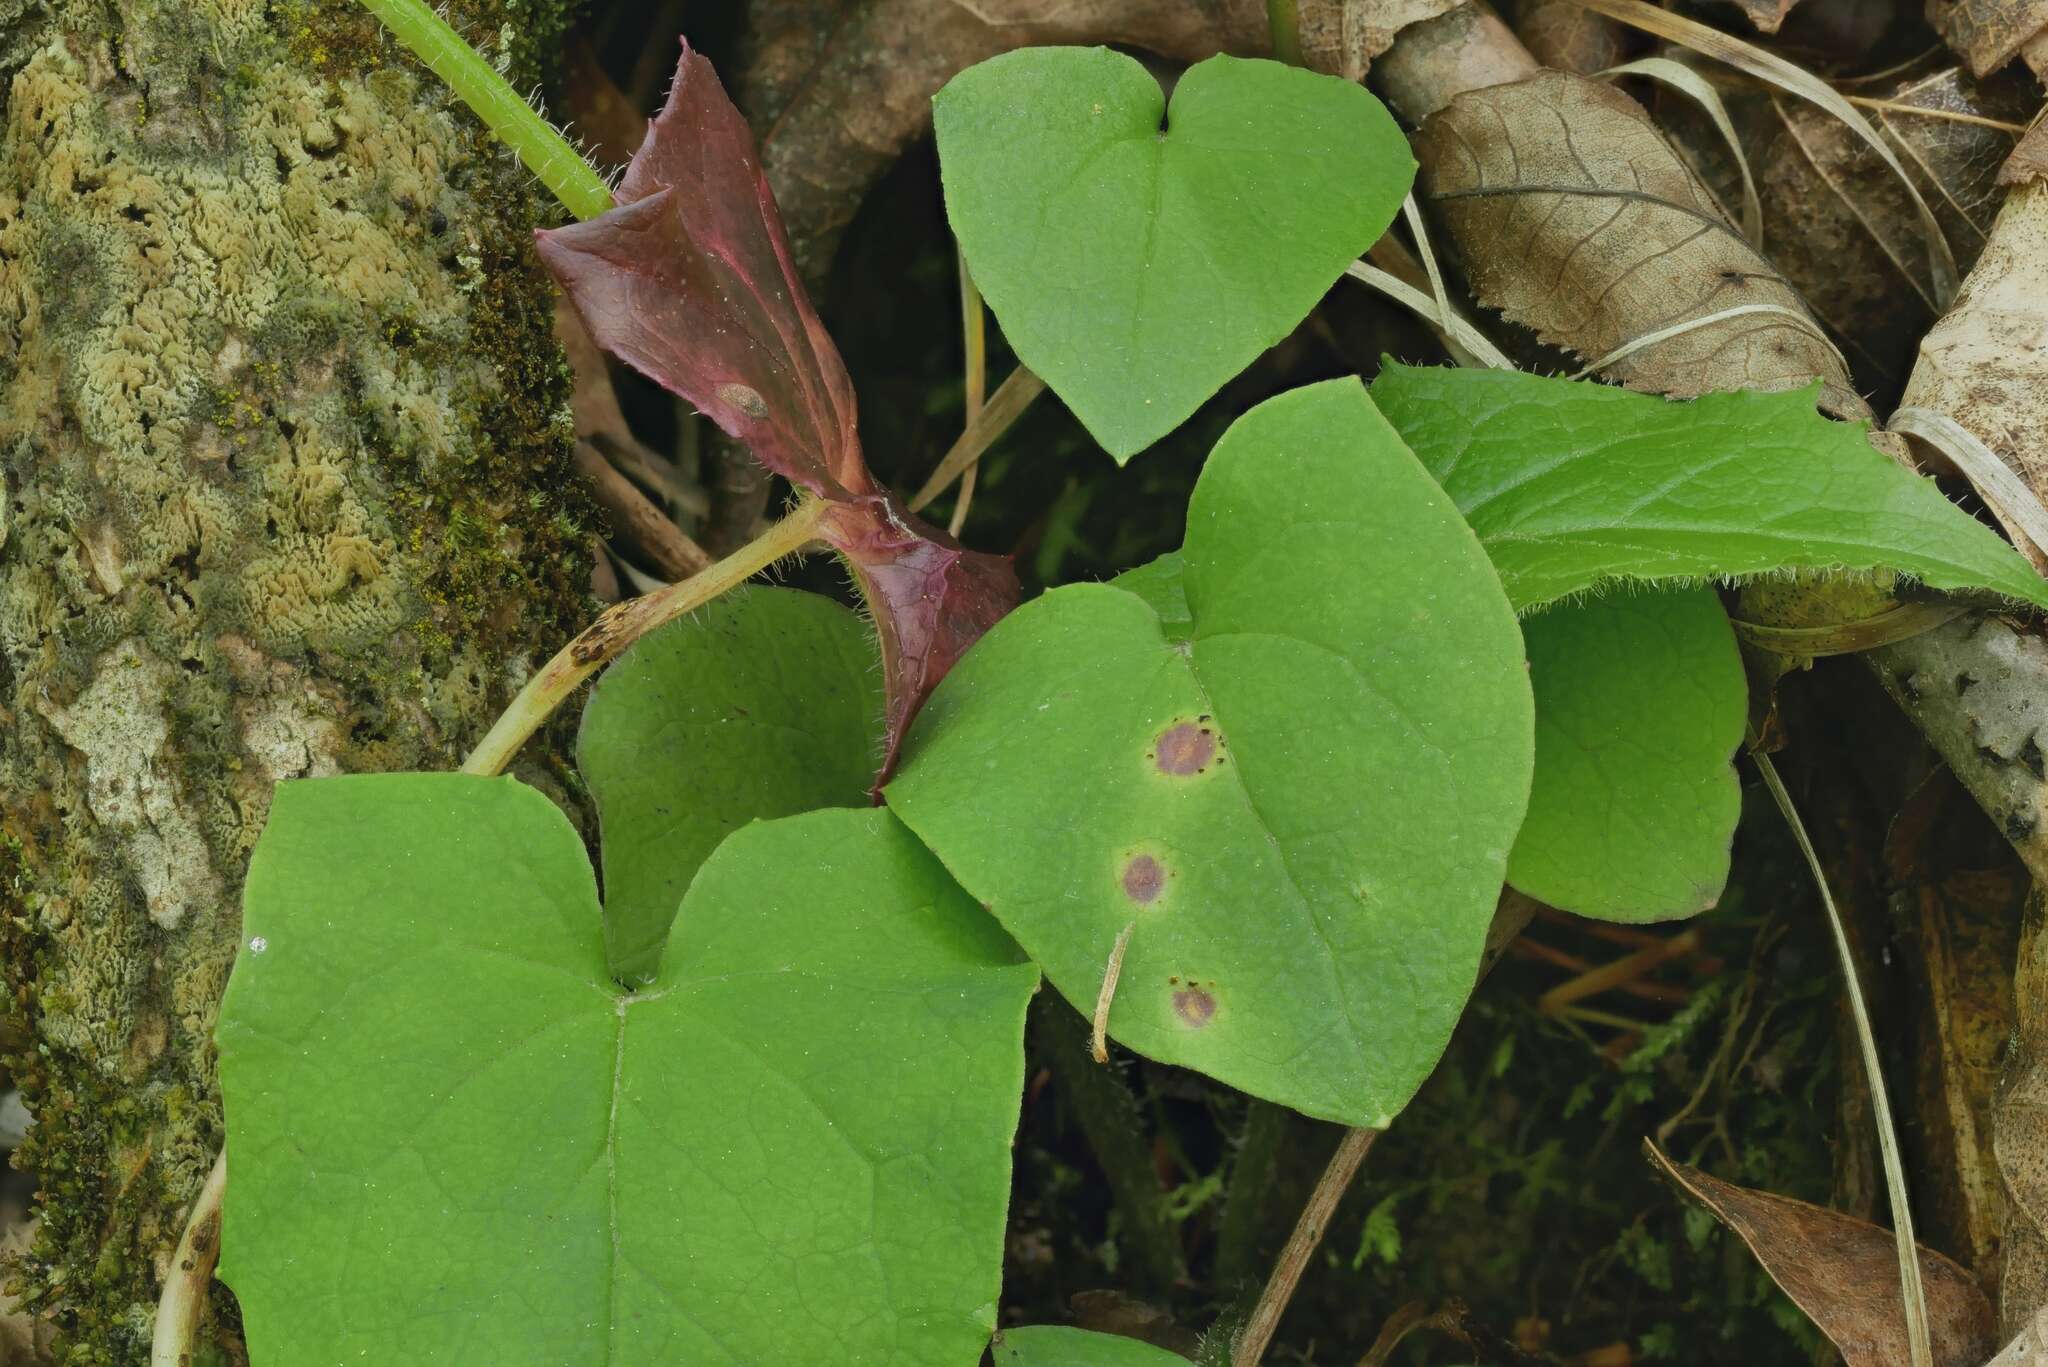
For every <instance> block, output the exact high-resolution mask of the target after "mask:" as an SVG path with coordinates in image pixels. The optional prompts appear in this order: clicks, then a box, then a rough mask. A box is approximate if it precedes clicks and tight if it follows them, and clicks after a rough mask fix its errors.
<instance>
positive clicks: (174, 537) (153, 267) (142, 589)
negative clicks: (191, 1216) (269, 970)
mask: <svg viewBox="0 0 2048 1367" xmlns="http://www.w3.org/2000/svg"><path fill="white" fill-rule="evenodd" d="M467 8H468V10H469V12H470V18H471V22H472V24H473V25H476V26H487V27H488V32H489V33H490V34H493V35H495V34H497V33H498V32H499V31H500V30H501V28H504V27H505V26H506V25H508V24H509V25H510V26H511V31H512V32H513V33H514V34H515V35H516V41H515V48H514V52H513V54H512V55H513V57H514V59H515V64H516V63H520V62H526V63H530V62H531V60H532V58H533V55H534V54H535V53H538V52H542V51H546V50H547V48H548V45H549V42H550V39H549V37H548V35H550V34H552V33H553V32H555V31H557V29H556V27H555V26H556V25H557V24H558V20H559V14H558V6H557V5H556V4H555V3H554V0H534V2H533V3H531V4H529V3H528V2H527V0H510V2H500V3H486V4H477V5H471V6H468V7H467ZM108 25H112V26H113V27H112V28H108V27H107V26H108ZM38 27H39V32H40V41H39V42H38V43H36V44H35V45H33V46H32V47H29V48H25V49H22V50H21V53H20V57H19V61H18V62H16V63H15V65H14V67H13V68H12V69H11V70H10V71H8V72H6V73H4V74H7V75H10V76H11V83H10V85H9V87H8V92H7V102H6V106H5V109H4V114H0V118H4V122H0V831H5V832H6V833H7V834H8V835H9V836H10V837H11V838H13V839H14V840H15V841H16V844H15V845H14V846H13V847H12V848H13V849H15V850H16V851H17V852H16V853H15V854H12V855H8V856H6V857H5V858H4V859H0V874H5V876H6V881H5V884H4V886H0V954H4V959H5V967H4V972H5V974H6V984H7V988H8V992H9V998H10V1000H11V1002H12V1008H11V1009H12V1012H13V1014H14V1015H15V1017H16V1018H17V1025H18V1030H19V1034H20V1037H22V1038H24V1039H27V1040H29V1041H30V1042H31V1047H30V1049H29V1050H28V1051H27V1053H28V1054H29V1055H30V1056H31V1057H26V1058H24V1059H23V1060H22V1061H21V1063H20V1064H19V1066H16V1067H13V1073H14V1076H15V1077H16V1078H17V1080H19V1081H21V1082H22V1083H23V1085H24V1087H25V1089H26V1091H27V1093H28V1095H29V1097H30V1098H31V1101H32V1103H33V1105H34V1106H35V1108H36V1111H37V1114H38V1124H37V1129H36V1138H35V1140H34V1143H33V1149H32V1153H31V1155H30V1161H31V1162H32V1163H33V1164H34V1165H35V1167H36V1170H37V1172H38V1176H39V1177H40V1178H41V1179H42V1181H43V1183H44V1185H45V1189H46V1191H47V1193H48V1197H47V1201H46V1207H45V1213H44V1218H43V1222H42V1225H41V1227H40V1231H41V1232H40V1237H39V1242H38V1245H37V1247H36V1248H35V1250H33V1252H32V1253H31V1254H30V1255H29V1257H28V1258H27V1259H26V1261H25V1263H24V1266H23V1269H22V1284H23V1286H24V1289H25V1292H26V1294H27V1296H28V1298H29V1301H30V1302H31V1303H32V1304H35V1305H38V1306H42V1307H45V1308H47V1309H48V1310H50V1311H51V1312H52V1313H53V1314H54V1315H55V1317H56V1321H57V1323H58V1324H59V1325H60V1326H62V1327H63V1329H64V1330H65V1332H66V1334H67V1336H68V1346H67V1351H68V1352H69V1354H70V1356H69V1358H67V1361H70V1362H76V1363H81V1364H97V1363H107V1364H113V1363H129V1362H134V1361H137V1360H140V1358H141V1357H142V1356H144V1355H145V1353H146V1344H147V1340H148V1333H149V1321H150V1312H151V1307H152V1305H153V1303H154V1299H155V1294H156V1289H157V1275H158V1260H159V1259H160V1258H162V1257H163V1256H166V1255H167V1253H168V1250H169V1248H170V1247H171V1244H172V1243H173V1242H175V1237H176V1225H177V1220H178V1218H179V1211H180V1206H181V1204H182V1202H183V1201H184V1200H185V1199H186V1198H187V1197H188V1196H189V1194H190V1193H191V1191H192V1190H193V1189H194V1188H195V1187H196V1186H197V1183H198V1181H199V1180H200V1178H201V1177H202V1176H203V1175H204V1173H205V1170H206V1167H207V1165H208V1164H209V1163H210V1162H211V1158H212V1151H213V1149H214V1147H215V1146H216V1144H217V1142H218V1136H219V1114H218V1109H217V1103H216V1101H215V1099H214V1096H215V1094H214V1088H213V1081H212V1057H211V1046H210V1043H209V1040H210V1034H211V1030H212V1024H213V1014H214V1010H215V1005H216V1003H217V1001H218V999H219V993H220V990H221V987H222V984H223V982H224V980H225V975H226V970H227V966H228V964H229V963H230V961H231V958H232V955H233V951H234V947H235V944H236V941H237V936H238V931H239V921H238V914H237V910H236V908H237V900H238V897H239V887H240V879H241V871H242V868H243V865H244V863H245V861H246V859H247V855H248V851H249V848H250V846H251V844H252V843H253V841H254V838H255V836H256V834H257V832H258V831H259V830H260V828H261V826H262V823H263V821H264V819H265V817H266V816H267V813H268V809H269V800H270V792H271V789H272V788H273V787H274V785H275V784H276V783H277V782H278V781H279V780H282V779H287V778H294V777H301V776H308V775H319V774H326V773H334V772H341V771H345V770H355V769H365V768H399V767H419V768H438V767H446V766H447V765H449V764H450V763H452V762H453V761H454V760H456V759H457V758H459V756H460V754H461V752H462V750H463V749H464V748H465V746H466V745H467V743H468V742H469V741H470V740H471V739H472V738H473V737H474V736H475V735H476V734H477V733H478V732H479V731H480V729H481V728H482V727H483V726H484V725H486V724H487V723H488V721H489V719H490V717H491V715H493V714H494V712H495V710H496V709H497V707H499V706H500V705H502V703H503V701H504V700H505V699H506V697H508V696H509V693H510V690H511V689H512V688H513V687H514V686H516V683H517V682H518V680H519V679H520V678H521V677H522V676H523V674H524V672H525V671H526V670H527V669H529V668H530V667H531V664H532V662H533V661H534V660H535V659H536V658H537V657H538V656H540V655H542V654H543V653H544V652H546V651H547V650H549V649H551V648H552V647H553V646H554V645H556V644H557V643H559V641H560V640H561V639H562V638H563V637H564V635H566V634H567V632H568V631H570V630H572V629H573V628H574V626H576V625H578V624H580V622H581V621H582V620H583V618H584V617H585V615H586V612H587V604H586V602H585V601H584V595H583V593H582V591H581V584H582V582H583V572H582V571H583V566H582V564H581V563H580V560H579V557H580V556H581V555H582V554H583V547H584V545H585V537H586V532H585V530H584V518H585V509H584V504H583V501H582V494H581V491H580V488H579V486H578V485H577V484H576V482H575V480H574V478H573V475H572V473H571V470H572V467H571V465H570V462H569V459H568V442H567V438H566V436H565V431H564V428H563V427H562V425H561V423H560V422H559V420H558V418H559V412H560V409H561V407H562V405H563V403H564V401H565V399H566V384H565V381H564V378H563V376H562V374H561V371H560V366H559V357H558V353H557V352H556V349H555V346H554V343H553V341H552V338H551V334H550V330H549V326H548V323H549V318H548V308H549V303H548V301H549V298H550V294H549V290H548V288H547V286H546V283H545V281H544V279H543V278H542V277H541V275H540V273H539V271H538V269H537V267H536V265H535V263H534V262H533V261H532V259H531V254H530V251H529V250H528V246H527V244H528V241H529V234H530V229H531V227H532V225H533V222H534V221H535V217H536V215H537V214H538V213H539V212H540V210H541V206H539V205H537V204H536V203H535V201H534V198H533V195H532V192H531V190H530V188H529V186H528V185H527V182H526V178H525V177H524V175H523V173H522V172H521V171H520V170H519V169H518V167H517V164H516V163H515V162H514V161H513V160H512V159H511V158H510V157H509V156H508V155H506V154H504V153H503V152H502V151H501V150H500V149H498V148H496V147H495V146H494V145H493V144H491V143H490V142H489V141H488V139H487V137H486V136H485V135H484V134H483V133H482V132H481V131H480V129H479V128H478V127H477V126H476V125H475V123H474V121H473V120H472V119H470V118H469V116H468V115H467V114H466V113H465V112H463V111H462V110H460V109H459V108H456V107H454V106H453V105H452V104H451V103H450V101H449V100H448V99H447V97H446V96H445V93H444V92H442V91H441V90H440V88H439V86H438V85H437V84H436V83H435V82H434V81H433V78H432V77H431V76H429V75H427V74H426V73H425V72H423V71H421V70H420V69H419V68H418V67H417V66H416V65H415V64H414V63H413V62H412V61H411V60H410V59H409V58H407V57H405V56H404V55H403V54H402V53H401V52H400V51H399V50H398V49H396V48H395V47H393V46H392V45H390V44H389V43H388V42H387V41H386V40H384V38H383V37H382V36H381V34H380V33H379V32H378V30H377V29H376V27H375V25H374V23H373V22H369V21H368V20H367V18H366V16H363V15H362V14H361V13H360V11H359V9H358V7H357V6H355V5H353V4H338V3H327V2H326V0H321V2H320V3H310V2H304V0H297V2H293V0H288V3H285V4H281V5H270V6H266V5H264V4H260V3H256V2H255V0H198V3H190V4H172V3H169V0H137V2H136V3H133V4H128V5H124V6H122V7H121V8H120V10H119V11H118V15H116V12H115V11H114V10H113V9H112V8H111V7H102V6H100V5H97V4H88V3H84V0H60V3H58V4H56V5H54V6H52V7H51V10H50V12H49V13H48V15H47V17H46V18H44V19H42V20H40V21H39V24H38ZM521 45H524V47H525V48H526V51H525V52H524V54H523V55H522V53H521V52H520V51H519V47H520V46H521ZM315 52H317V54H318V58H319V60H318V61H314V60H311V55H312V54H313V53H315ZM0 56H4V54H0ZM516 69H522V68H516ZM523 70H524V74H523V77H522V78H523V79H525V80H529V81H530V80H531V79H533V76H534V74H535V73H534V72H533V71H531V70H530V69H523ZM24 852H25V853H24ZM11 1066H12V1065H11Z"/></svg>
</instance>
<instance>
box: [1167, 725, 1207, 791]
mask: <svg viewBox="0 0 2048 1367" xmlns="http://www.w3.org/2000/svg"><path fill="white" fill-rule="evenodd" d="M1215 757H1216V732H1215V730H1214V729H1213V728H1211V727H1208V726H1203V725H1201V724H1199V723H1197V722H1191V721H1183V722H1175V723H1174V724H1173V725H1172V726H1169V727H1167V728H1166V729H1165V730H1164V731H1161V732H1160V733H1159V738H1158V739H1157V740H1155V741H1153V742H1152V762H1153V763H1154V764H1156V765H1158V766H1159V772H1160V773H1162V774H1172V775H1174V776H1175V777H1176V778H1185V777H1187V776H1188V775H1190V774H1199V773H1201V772H1202V771H1203V770H1204V769H1206V768H1208V767H1209V761H1210V760H1212V759H1214V758H1215Z"/></svg>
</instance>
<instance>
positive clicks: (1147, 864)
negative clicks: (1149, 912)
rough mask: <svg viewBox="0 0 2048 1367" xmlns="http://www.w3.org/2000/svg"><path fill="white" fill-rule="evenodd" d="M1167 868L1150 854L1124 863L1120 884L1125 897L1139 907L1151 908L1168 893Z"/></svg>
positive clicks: (1141, 855) (1134, 856) (1139, 855)
mask: <svg viewBox="0 0 2048 1367" xmlns="http://www.w3.org/2000/svg"><path fill="white" fill-rule="evenodd" d="M1168 877H1169V875H1168V873H1167V870H1166V866H1165V865H1164V864H1162V863H1160V862H1159V861H1158V860H1157V859H1155V858H1153V857H1152V856H1151V855H1149V854H1135V855H1132V856H1131V857H1130V858H1129V859H1126V860H1125V861H1124V867H1123V872H1122V873H1121V874H1120V875H1119V876H1118V879H1117V881H1118V883H1119V884H1120V885H1121V886H1122V888H1123V893H1124V896H1126V897H1128V898H1130V899H1131V900H1132V901H1133V902H1136V903H1137V904H1138V905H1139V906H1142V907H1149V906H1151V905H1152V904H1153V903H1154V902H1157V901H1158V900H1159V899H1160V897H1162V896H1163V895H1164V894H1165V892H1166V880H1167V878H1168Z"/></svg>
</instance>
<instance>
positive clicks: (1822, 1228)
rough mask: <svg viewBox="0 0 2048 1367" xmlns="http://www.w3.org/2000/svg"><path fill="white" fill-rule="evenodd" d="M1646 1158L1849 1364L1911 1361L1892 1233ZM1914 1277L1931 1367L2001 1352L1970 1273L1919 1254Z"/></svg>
mask: <svg viewBox="0 0 2048 1367" xmlns="http://www.w3.org/2000/svg"><path fill="white" fill-rule="evenodd" d="M1643 1151H1644V1152H1645V1153H1646V1154H1648V1155H1649V1158H1650V1161H1651V1163H1652V1164H1653V1165H1655V1166H1656V1167H1657V1168H1658V1170H1659V1171H1660V1172H1661V1173H1662V1174H1663V1175H1664V1176H1665V1177H1667V1178H1669V1179H1670V1180H1671V1181H1672V1182H1673V1183H1674V1184H1676V1185H1677V1187H1678V1188H1679V1190H1680V1191H1682V1192H1684V1193H1685V1194H1686V1195H1687V1196H1689V1197H1691V1198H1692V1199H1693V1200H1694V1201H1696V1202H1698V1203H1699V1204H1700V1205H1701V1206H1703V1207H1705V1208H1706V1210H1707V1211H1708V1212H1709V1213H1710V1214H1712V1215H1713V1216H1714V1218H1715V1219H1717V1220H1719V1221H1720V1222H1721V1223H1722V1224H1724V1225H1726V1226H1727V1227H1728V1228H1729V1229H1731V1230H1733V1231H1735V1233H1736V1235H1737V1236H1738V1237H1739V1238H1741V1240H1742V1242H1743V1243H1745V1244H1747V1245H1748V1246H1749V1251H1750V1252H1751V1253H1753V1254H1755V1255H1756V1260H1757V1261H1758V1262H1759V1263H1761V1264H1762V1265H1763V1269H1764V1271H1766V1272H1768V1273H1770V1275H1771V1280H1772V1281H1774V1282H1776V1283H1777V1284H1778V1286H1779V1289H1781V1290H1782V1291H1784V1293H1785V1294H1786V1295H1787V1296H1790V1297H1791V1298H1792V1302H1793V1304H1795V1305H1797V1306H1798V1307H1799V1308H1800V1309H1801V1310H1803V1311H1805V1312H1806V1316H1807V1318H1808V1319H1811V1320H1812V1321H1813V1322H1814V1324H1815V1325H1816V1326H1817V1327H1818V1328H1819V1329H1820V1331H1821V1332H1822V1333H1823V1334H1826V1335H1827V1336H1828V1340H1829V1341H1830V1342H1831V1343H1833V1344H1834V1345H1835V1347H1836V1348H1838V1349H1840V1350H1841V1354H1842V1361H1843V1363H1844V1364H1845V1367H1897V1364H1899V1363H1903V1362H1906V1361H1909V1360H1910V1354H1909V1353H1908V1350H1907V1346H1906V1315H1905V1311H1904V1309H1903V1308H1902V1306H1901V1304H1900V1300H1899V1255H1898V1250H1897V1248H1896V1246H1895V1245H1894V1243H1893V1241H1892V1235H1891V1231H1890V1230H1886V1229H1880V1228H1878V1227H1877V1226H1876V1225H1873V1224H1869V1223H1867V1222H1866V1221H1863V1220H1858V1219H1855V1218H1854V1217H1852V1216H1848V1215H1844V1214H1842V1213H1841V1212H1840V1211H1836V1210H1828V1209H1826V1208H1825V1207H1822V1206H1815V1205H1809V1204H1807V1203H1806V1202H1805V1201H1794V1200H1792V1199H1791V1198H1789V1197H1785V1196H1774V1195H1772V1194H1771V1193H1770V1192H1767V1191H1751V1190H1750V1189H1749V1188H1747V1187H1738V1186H1735V1185H1734V1184H1733V1183H1730V1182H1723V1181H1721V1180H1720V1179H1719V1178H1717V1177H1709V1176H1708V1175H1707V1174H1706V1173H1704V1172H1701V1171H1700V1170H1699V1169H1698V1168H1694V1167H1688V1166H1687V1165H1686V1164H1684V1163H1679V1162H1674V1161H1673V1160H1672V1159H1669V1158H1667V1157H1665V1156H1664V1154H1663V1153H1661V1152H1660V1151H1659V1150H1658V1148H1657V1146H1656V1145H1655V1144H1652V1143H1650V1142H1649V1141H1647V1140H1645V1141H1644V1143H1643ZM1920 1272H1921V1277H1922V1279H1923V1281H1924V1282H1925V1284H1926V1287H1927V1332H1928V1336H1929V1339H1930V1341H1931V1342H1932V1345H1933V1348H1934V1364H1935V1367H1978V1364H1980V1363H1982V1362H1983V1361H1984V1359H1985V1358H1987V1357H1989V1356H1990V1355H1991V1352H1992V1350H1993V1349H1994V1348H1996V1347H1997V1344H1996V1342H1995V1340H1994V1337H1993V1334H1994V1331H1993V1325H1992V1316H1991V1302H1990V1301H1988V1300H1986V1299H1985V1298H1984V1293H1983V1292H1982V1291H1980V1290H1978V1289H1977V1283H1976V1282H1975V1281H1973V1280H1971V1278H1970V1274H1969V1273H1967V1272H1965V1271H1964V1270H1963V1269H1962V1268H1960V1267H1958V1266H1956V1264H1955V1263H1953V1262H1951V1261H1949V1260H1948V1259H1947V1258H1944V1257H1942V1256H1941V1255H1940V1254H1939V1253H1936V1252H1934V1251H1932V1250H1931V1249H1928V1248H1925V1247H1922V1248H1921V1249H1920Z"/></svg>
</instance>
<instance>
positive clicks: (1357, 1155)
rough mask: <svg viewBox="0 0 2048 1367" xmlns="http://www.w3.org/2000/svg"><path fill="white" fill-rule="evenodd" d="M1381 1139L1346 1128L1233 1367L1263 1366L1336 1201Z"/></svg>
mask: <svg viewBox="0 0 2048 1367" xmlns="http://www.w3.org/2000/svg"><path fill="white" fill-rule="evenodd" d="M1379 1137H1380V1132H1379V1131H1378V1130H1369V1129H1355V1130H1346V1131H1345V1132H1344V1140H1343V1142H1342V1143H1340V1144H1339V1145H1337V1152H1336V1153H1334V1154H1332V1155H1330V1165H1329V1166H1328V1167H1326V1168H1324V1169H1323V1175H1322V1176H1321V1177H1320V1178H1318V1179H1317V1180H1316V1189H1315V1190H1314V1191H1312V1192H1310V1193H1309V1198H1308V1204H1307V1205H1305V1206H1303V1207H1302V1208H1301V1219H1299V1220H1297V1221H1296V1222H1295V1225H1294V1233H1292V1234H1290V1235H1288V1236H1287V1247H1285V1248H1283V1249H1281V1250H1280V1260H1279V1261H1278V1262H1276V1263H1274V1264H1273V1275H1272V1277H1271V1278H1269V1279H1268V1280H1267V1282H1266V1289H1265V1290H1264V1291H1262V1292H1260V1293H1259V1303H1258V1304H1257V1305H1255V1306H1253V1307H1252V1315H1251V1318H1250V1319H1248V1320H1246V1321H1245V1326H1244V1332H1243V1333H1242V1334H1240V1335H1239V1336H1238V1340H1237V1350H1236V1351H1235V1352H1234V1353H1232V1354H1231V1358H1230V1367H1258V1363H1259V1360H1260V1359H1261V1358H1263V1357H1264V1356H1265V1355H1266V1347H1267V1345H1268V1344H1270V1343H1271V1342H1272V1341H1273V1331H1274V1330H1275V1329H1278V1328H1279V1327H1280V1317H1281V1316H1282V1315H1284V1314H1286V1313H1287V1302H1289V1301H1290V1300H1292V1299H1294V1288H1295V1287H1296V1286H1297V1285H1299V1284H1300V1282H1301V1274H1302V1273H1303V1272H1305V1271H1307V1270H1308V1260H1309V1259H1310V1258H1311V1257H1313V1256H1315V1251H1316V1248H1317V1246H1318V1245H1320V1244H1321V1243H1322V1242H1323V1231H1324V1230H1326V1229H1327V1228H1329V1224H1330V1219H1331V1217H1332V1216H1334V1215H1335V1214H1336V1213H1337V1203H1338V1202H1339V1201H1341V1200H1343V1199H1344V1193H1345V1191H1346V1190H1347V1189H1348V1188H1349V1187H1350V1186H1351V1179H1352V1178H1354V1177H1356V1176H1357V1175H1358V1165H1359V1164H1361V1163H1363V1162H1364V1161H1365V1155H1366V1154H1367V1152H1369V1151H1370V1150H1371V1148H1372V1141H1373V1140H1375V1139H1378V1138H1379Z"/></svg>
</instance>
